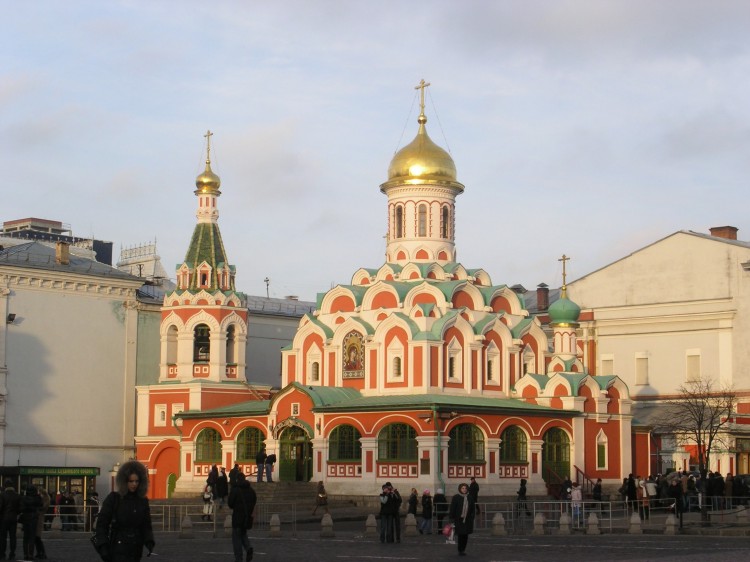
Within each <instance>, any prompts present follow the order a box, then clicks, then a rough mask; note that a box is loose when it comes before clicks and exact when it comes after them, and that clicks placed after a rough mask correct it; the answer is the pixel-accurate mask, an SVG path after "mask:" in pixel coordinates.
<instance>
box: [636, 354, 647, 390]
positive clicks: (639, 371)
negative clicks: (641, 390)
mask: <svg viewBox="0 0 750 562" xmlns="http://www.w3.org/2000/svg"><path fill="white" fill-rule="evenodd" d="M635 384H637V385H644V384H648V355H646V353H642V352H639V353H636V354H635Z"/></svg>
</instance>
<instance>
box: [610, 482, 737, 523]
mask: <svg viewBox="0 0 750 562" xmlns="http://www.w3.org/2000/svg"><path fill="white" fill-rule="evenodd" d="M618 492H619V494H620V496H621V498H622V500H623V501H626V502H627V503H628V505H629V506H630V508H631V510H632V511H638V513H639V514H640V516H641V518H642V519H648V518H649V516H650V510H651V508H653V507H655V506H665V507H669V506H671V505H674V509H675V510H676V511H677V512H678V513H682V512H687V511H698V510H700V509H701V508H702V507H704V506H705V507H706V508H708V509H713V510H717V509H731V508H732V507H735V506H736V505H737V504H740V503H745V501H746V497H747V487H746V484H745V482H744V481H743V480H742V479H740V478H735V477H734V476H733V475H732V474H731V473H729V474H727V475H726V478H725V477H723V476H722V475H721V473H719V472H710V471H709V472H708V473H706V477H705V478H702V477H701V475H700V473H690V472H688V471H682V472H679V471H677V472H671V473H669V474H666V475H662V474H657V475H656V476H654V475H649V476H648V477H646V478H643V477H641V476H640V475H636V476H633V474H630V475H628V477H627V478H624V479H623V481H622V486H621V487H620V489H619V490H618Z"/></svg>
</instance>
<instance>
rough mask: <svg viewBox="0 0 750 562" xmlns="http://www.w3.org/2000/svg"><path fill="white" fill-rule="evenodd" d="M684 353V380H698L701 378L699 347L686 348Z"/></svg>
mask: <svg viewBox="0 0 750 562" xmlns="http://www.w3.org/2000/svg"><path fill="white" fill-rule="evenodd" d="M685 355H686V356H685V380H686V381H687V382H698V381H699V380H701V352H700V350H699V349H688V350H687V353H686V354H685Z"/></svg>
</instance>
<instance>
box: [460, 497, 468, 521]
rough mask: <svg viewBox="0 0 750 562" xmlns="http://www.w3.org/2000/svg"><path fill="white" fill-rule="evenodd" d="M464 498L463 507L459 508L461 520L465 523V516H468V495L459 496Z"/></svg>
mask: <svg viewBox="0 0 750 562" xmlns="http://www.w3.org/2000/svg"><path fill="white" fill-rule="evenodd" d="M459 494H460V495H462V496H463V498H464V505H463V506H462V507H461V519H463V520H464V521H466V516H467V515H468V514H469V494H461V493H460V492H459Z"/></svg>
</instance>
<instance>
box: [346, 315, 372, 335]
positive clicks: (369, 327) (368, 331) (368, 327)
mask: <svg viewBox="0 0 750 562" xmlns="http://www.w3.org/2000/svg"><path fill="white" fill-rule="evenodd" d="M351 321H352V322H356V323H357V324H359V325H360V326H362V328H363V329H364V331H365V333H366V334H367V335H368V336H372V335H373V334H374V333H375V328H373V327H372V325H371V324H369V323H368V322H365V321H364V320H362V319H361V318H360V317H359V316H352V317H351Z"/></svg>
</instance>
